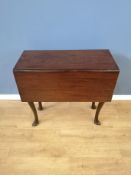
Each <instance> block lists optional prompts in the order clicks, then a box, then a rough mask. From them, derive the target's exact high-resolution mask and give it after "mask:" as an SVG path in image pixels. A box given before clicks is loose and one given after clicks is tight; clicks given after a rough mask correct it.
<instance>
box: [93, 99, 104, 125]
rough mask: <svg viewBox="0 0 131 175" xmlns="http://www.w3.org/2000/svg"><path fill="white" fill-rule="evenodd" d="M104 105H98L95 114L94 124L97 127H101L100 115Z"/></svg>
mask: <svg viewBox="0 0 131 175" xmlns="http://www.w3.org/2000/svg"><path fill="white" fill-rule="evenodd" d="M103 105H104V102H99V104H98V107H97V110H96V114H95V118H94V123H95V124H96V125H101V122H100V121H99V120H98V117H99V113H100V110H101V108H102V106H103Z"/></svg>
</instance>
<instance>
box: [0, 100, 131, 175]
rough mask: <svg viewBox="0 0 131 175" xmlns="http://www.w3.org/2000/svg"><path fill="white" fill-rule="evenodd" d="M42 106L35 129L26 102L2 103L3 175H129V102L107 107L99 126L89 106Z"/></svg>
mask: <svg viewBox="0 0 131 175" xmlns="http://www.w3.org/2000/svg"><path fill="white" fill-rule="evenodd" d="M96 105H97V103H96ZM36 106H38V103H36ZM43 106H45V110H43V111H39V117H40V125H38V126H37V127H36V128H33V127H31V125H30V121H31V120H32V118H33V114H32V111H31V110H30V108H29V107H28V106H27V104H26V103H21V102H20V101H0V114H1V115H0V174H1V175H23V174H24V175H36V174H39V175H43V174H46V175H87V174H89V175H107V174H110V175H123V174H124V175H130V174H131V101H112V103H105V105H104V106H103V110H102V111H101V118H102V125H101V127H98V126H96V125H92V122H93V118H94V114H95V111H94V110H92V109H91V108H90V107H91V103H85V102H81V103H77V102H72V103H68V102H66V103H61V102H60V103H55V102H53V103H49V102H47V103H43Z"/></svg>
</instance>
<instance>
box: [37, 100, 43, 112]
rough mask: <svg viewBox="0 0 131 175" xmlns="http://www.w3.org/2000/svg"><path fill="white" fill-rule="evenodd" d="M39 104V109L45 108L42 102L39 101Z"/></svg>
mask: <svg viewBox="0 0 131 175" xmlns="http://www.w3.org/2000/svg"><path fill="white" fill-rule="evenodd" d="M38 105H39V107H38V109H39V110H40V111H41V110H43V106H42V102H38Z"/></svg>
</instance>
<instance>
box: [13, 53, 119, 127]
mask: <svg viewBox="0 0 131 175" xmlns="http://www.w3.org/2000/svg"><path fill="white" fill-rule="evenodd" d="M13 73H14V77H15V80H16V84H17V87H18V91H19V94H20V97H21V101H22V102H28V104H29V106H30V107H31V109H32V111H33V114H34V118H35V120H34V122H33V124H32V125H33V126H36V125H37V124H38V123H39V120H38V114H37V110H36V108H35V105H34V102H38V104H39V110H42V109H43V107H42V102H43V101H44V102H92V109H95V108H96V105H95V102H99V103H98V107H97V109H96V114H95V117H94V123H95V124H97V125H100V121H99V119H98V116H99V112H100V110H101V108H102V106H103V104H104V102H109V101H111V99H112V95H113V91H114V88H115V85H116V81H117V78H118V74H119V68H118V66H117V64H116V63H115V61H114V59H113V56H112V55H111V53H110V51H109V50H27V51H24V52H23V53H22V55H21V56H20V59H19V60H18V62H17V63H16V65H15V67H14V69H13Z"/></svg>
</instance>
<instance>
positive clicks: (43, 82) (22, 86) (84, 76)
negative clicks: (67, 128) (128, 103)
mask: <svg viewBox="0 0 131 175" xmlns="http://www.w3.org/2000/svg"><path fill="white" fill-rule="evenodd" d="M15 77H16V82H17V85H18V89H19V93H20V95H21V100H22V101H24V102H26V101H32V102H33V101H48V102H50V101H54V102H55V101H61V102H62V101H63V102H64V101H67V102H68V101H76V102H77V101H90V102H91V101H96V102H98V101H111V99H112V94H113V90H114V87H115V84H116V80H117V77H118V73H117V72H106V73H103V72H93V73H90V72H61V73H60V72H50V73H48V72H15Z"/></svg>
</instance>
